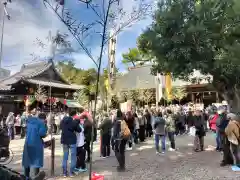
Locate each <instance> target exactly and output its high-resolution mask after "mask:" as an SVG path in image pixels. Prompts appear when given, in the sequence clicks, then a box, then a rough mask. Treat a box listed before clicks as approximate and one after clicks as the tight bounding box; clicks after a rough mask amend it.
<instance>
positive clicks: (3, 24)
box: [0, 0, 12, 68]
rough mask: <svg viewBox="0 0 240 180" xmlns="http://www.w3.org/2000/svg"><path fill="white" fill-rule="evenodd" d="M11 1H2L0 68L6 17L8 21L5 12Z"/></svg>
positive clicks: (0, 65) (7, 15)
mask: <svg viewBox="0 0 240 180" xmlns="http://www.w3.org/2000/svg"><path fill="white" fill-rule="evenodd" d="M11 2H12V1H11V0H4V1H3V16H2V32H1V49H0V68H1V67H2V57H3V36H4V26H5V18H6V17H7V18H8V20H10V15H9V14H8V11H7V4H8V3H11Z"/></svg>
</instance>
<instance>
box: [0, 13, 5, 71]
mask: <svg viewBox="0 0 240 180" xmlns="http://www.w3.org/2000/svg"><path fill="white" fill-rule="evenodd" d="M2 18H3V19H2V33H1V51H0V68H1V67H2V55H3V34H4V25H5V11H4V10H3V17H2Z"/></svg>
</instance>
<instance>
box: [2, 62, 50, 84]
mask: <svg viewBox="0 0 240 180" xmlns="http://www.w3.org/2000/svg"><path fill="white" fill-rule="evenodd" d="M52 65H53V64H52V63H51V62H45V61H41V62H38V63H32V64H26V65H23V66H22V68H21V70H20V71H19V72H17V73H15V74H13V75H11V76H9V77H7V78H5V79H2V80H0V85H11V84H14V83H16V82H18V81H19V80H21V79H25V78H31V77H34V76H37V75H39V74H41V73H42V72H44V71H45V70H47V69H48V68H49V67H50V66H52Z"/></svg>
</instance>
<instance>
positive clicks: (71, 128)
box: [60, 111, 81, 177]
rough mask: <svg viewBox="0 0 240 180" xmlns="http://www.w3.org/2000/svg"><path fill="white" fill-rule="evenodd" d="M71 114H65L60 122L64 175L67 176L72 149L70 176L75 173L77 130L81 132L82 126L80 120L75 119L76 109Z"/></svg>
mask: <svg viewBox="0 0 240 180" xmlns="http://www.w3.org/2000/svg"><path fill="white" fill-rule="evenodd" d="M69 115H70V116H65V117H64V118H63V120H62V121H61V123H60V128H61V130H62V133H61V144H62V145H63V162H62V168H63V175H64V177H66V176H67V164H68V155H69V150H70V151H71V167H70V173H69V175H70V176H73V175H74V169H75V167H76V160H77V159H76V158H77V155H76V153H77V152H76V151H77V147H76V143H77V137H76V132H78V133H80V132H81V128H80V126H79V121H76V120H73V116H75V115H76V111H72V112H70V114H69Z"/></svg>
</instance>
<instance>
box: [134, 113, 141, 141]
mask: <svg viewBox="0 0 240 180" xmlns="http://www.w3.org/2000/svg"><path fill="white" fill-rule="evenodd" d="M133 116H134V135H133V137H134V143H135V144H138V142H139V129H140V127H139V118H138V115H137V113H136V112H135V113H134V114H133Z"/></svg>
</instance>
